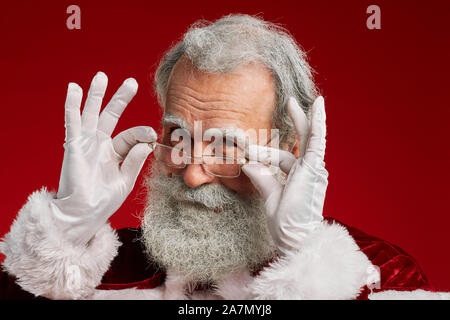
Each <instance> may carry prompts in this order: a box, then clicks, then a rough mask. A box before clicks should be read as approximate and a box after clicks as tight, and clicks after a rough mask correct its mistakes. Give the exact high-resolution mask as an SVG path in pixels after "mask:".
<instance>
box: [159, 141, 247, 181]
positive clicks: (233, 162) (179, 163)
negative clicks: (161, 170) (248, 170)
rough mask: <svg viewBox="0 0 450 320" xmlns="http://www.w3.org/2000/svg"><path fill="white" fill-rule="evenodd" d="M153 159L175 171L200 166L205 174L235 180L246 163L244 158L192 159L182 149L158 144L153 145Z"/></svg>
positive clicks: (203, 157)
mask: <svg viewBox="0 0 450 320" xmlns="http://www.w3.org/2000/svg"><path fill="white" fill-rule="evenodd" d="M152 145H153V154H154V155H155V159H156V160H157V161H159V162H161V163H163V164H164V165H166V166H168V167H170V168H173V169H175V170H180V171H181V170H182V169H184V168H186V165H188V164H192V163H196V164H200V165H201V166H202V168H203V170H205V172H206V173H208V174H210V175H213V176H216V177H221V178H237V177H239V175H240V174H241V167H242V165H244V164H245V163H246V162H247V159H245V157H243V156H242V157H239V158H233V157H228V156H215V155H203V156H201V157H194V156H191V155H189V154H188V153H187V152H185V151H184V150H183V149H179V148H176V147H172V146H168V145H165V144H161V143H158V142H154V143H153V144H152Z"/></svg>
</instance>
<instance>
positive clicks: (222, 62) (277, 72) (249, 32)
mask: <svg viewBox="0 0 450 320" xmlns="http://www.w3.org/2000/svg"><path fill="white" fill-rule="evenodd" d="M183 55H184V56H186V57H187V58H188V59H189V60H190V61H191V62H192V64H193V65H194V66H195V67H196V68H197V69H199V70H201V71H205V72H208V73H217V72H218V73H227V72H230V71H232V70H233V69H235V68H236V67H238V66H239V65H242V64H246V63H250V62H257V63H258V62H261V61H262V62H263V63H264V65H265V66H266V67H267V68H268V69H269V70H270V71H271V72H272V75H273V78H274V82H275V88H276V106H275V110H274V113H273V116H272V122H273V126H274V127H275V128H277V129H279V131H280V142H287V143H289V142H292V140H291V139H292V138H293V137H294V136H295V134H294V132H293V124H292V121H291V119H290V117H289V115H288V112H287V103H288V99H289V97H290V96H293V97H295V98H296V99H297V101H298V103H299V105H300V106H301V108H302V109H303V111H304V112H305V114H306V115H307V116H308V113H309V112H308V111H309V106H310V105H311V104H312V103H313V102H314V99H315V98H316V96H317V95H318V90H317V87H316V86H315V84H314V81H313V77H312V70H311V67H310V66H309V65H308V63H307V61H306V54H305V53H304V52H303V51H302V49H301V48H300V47H299V45H298V44H297V43H296V42H295V40H294V39H293V38H292V36H291V35H290V34H289V33H288V31H286V30H285V29H284V28H282V27H281V26H279V25H276V24H274V23H271V22H267V21H264V20H262V19H260V18H259V17H253V16H249V15H243V14H231V15H228V16H225V17H222V18H221V19H219V20H217V21H215V22H214V23H212V22H209V21H204V20H200V21H197V22H195V23H194V24H193V25H192V26H191V27H190V28H189V29H188V31H187V32H186V33H185V34H184V36H183V39H182V40H181V41H180V42H178V43H176V44H175V45H174V46H173V47H172V48H171V49H169V50H168V51H167V52H166V53H165V55H164V56H163V58H162V59H161V61H160V64H159V66H158V68H157V70H156V74H155V80H154V89H155V91H156V94H157V96H158V101H159V103H160V104H161V106H162V107H163V108H164V107H165V98H166V93H167V86H168V81H169V77H170V73H171V72H172V69H173V67H174V66H175V64H176V63H177V61H178V60H179V59H180V58H181V57H182V56H183Z"/></svg>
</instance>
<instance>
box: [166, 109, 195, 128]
mask: <svg viewBox="0 0 450 320" xmlns="http://www.w3.org/2000/svg"><path fill="white" fill-rule="evenodd" d="M162 124H163V125H164V126H166V125H176V126H177V127H180V128H182V129H185V130H187V131H191V126H190V125H189V124H187V122H186V121H184V120H183V119H181V118H180V117H177V116H175V115H173V114H171V113H164V115H163V118H162Z"/></svg>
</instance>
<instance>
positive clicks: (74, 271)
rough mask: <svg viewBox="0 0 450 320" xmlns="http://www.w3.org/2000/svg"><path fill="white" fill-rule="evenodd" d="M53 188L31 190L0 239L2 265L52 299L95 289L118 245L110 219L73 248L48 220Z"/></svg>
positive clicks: (24, 285)
mask: <svg viewBox="0 0 450 320" xmlns="http://www.w3.org/2000/svg"><path fill="white" fill-rule="evenodd" d="M54 198H55V193H54V192H48V191H47V189H46V188H45V187H43V188H42V189H41V190H39V191H36V192H34V193H32V194H31V195H30V196H29V197H28V200H27V203H26V204H25V205H24V206H23V207H22V209H21V210H20V211H19V214H18V215H17V217H16V219H15V221H14V223H13V225H12V226H11V230H10V232H9V233H8V234H7V235H6V236H5V237H4V239H2V242H0V252H2V253H3V254H4V255H6V258H5V260H4V262H3V264H2V267H3V269H4V270H5V271H6V272H7V273H9V274H11V275H13V276H15V277H16V282H17V284H18V285H20V286H21V287H22V289H24V290H26V291H28V292H30V293H32V294H34V295H36V296H43V297H47V298H50V299H81V298H85V297H87V296H88V295H91V294H92V292H94V289H95V288H96V287H97V286H98V285H99V284H100V282H101V279H102V277H103V274H104V273H105V272H106V271H107V270H108V268H109V265H110V263H111V261H112V260H113V258H114V257H115V256H116V255H117V249H118V247H119V245H120V242H119V241H118V238H117V234H116V233H115V231H114V230H113V229H111V227H110V226H109V224H106V225H105V226H103V227H102V228H101V229H100V230H99V231H98V232H97V234H96V235H95V236H94V237H93V238H92V239H91V241H90V242H89V244H88V245H87V246H83V247H76V246H74V245H72V244H71V243H69V242H67V241H66V240H65V239H64V234H62V232H61V231H60V230H58V229H57V228H56V227H55V224H54V223H52V218H53V215H52V210H51V206H50V203H51V200H52V199H54Z"/></svg>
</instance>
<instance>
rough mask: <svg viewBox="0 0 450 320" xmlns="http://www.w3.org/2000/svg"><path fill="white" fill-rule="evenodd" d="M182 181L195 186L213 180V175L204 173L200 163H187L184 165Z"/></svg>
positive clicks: (192, 186)
mask: <svg viewBox="0 0 450 320" xmlns="http://www.w3.org/2000/svg"><path fill="white" fill-rule="evenodd" d="M183 179H184V183H185V184H186V185H187V186H189V187H191V188H195V187H198V186H200V185H202V184H205V183H211V182H213V181H214V180H215V177H214V176H212V175H210V174H208V173H206V172H205V170H203V168H202V165H200V164H189V165H187V166H186V168H185V170H184V172H183Z"/></svg>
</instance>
